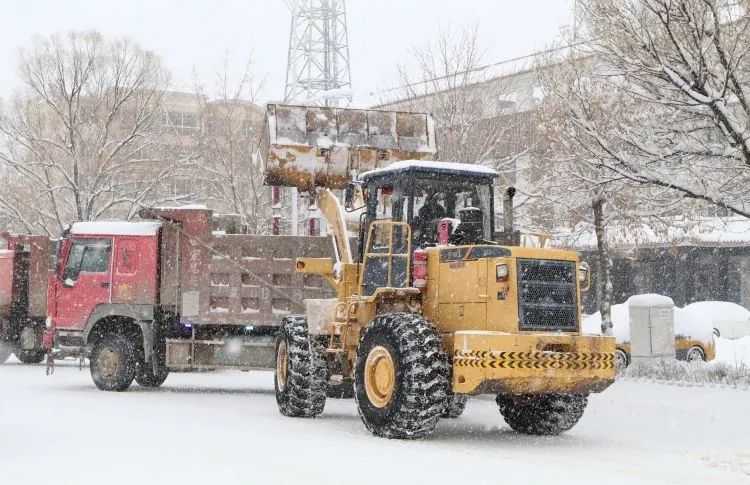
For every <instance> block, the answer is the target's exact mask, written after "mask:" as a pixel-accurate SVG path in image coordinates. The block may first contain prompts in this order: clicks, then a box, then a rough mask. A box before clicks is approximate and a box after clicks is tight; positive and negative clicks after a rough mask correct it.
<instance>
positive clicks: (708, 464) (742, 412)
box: [0, 363, 750, 485]
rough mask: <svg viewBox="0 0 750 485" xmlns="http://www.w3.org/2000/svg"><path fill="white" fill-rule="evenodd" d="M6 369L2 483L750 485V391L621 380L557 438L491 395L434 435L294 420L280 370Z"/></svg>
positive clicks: (339, 418) (332, 411)
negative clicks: (146, 383)
mask: <svg viewBox="0 0 750 485" xmlns="http://www.w3.org/2000/svg"><path fill="white" fill-rule="evenodd" d="M71 365H72V363H69V364H67V366H58V369H57V373H56V374H55V375H54V376H53V377H45V375H44V368H43V367H41V366H32V367H29V366H21V365H16V364H13V363H9V364H6V365H4V366H0V483H4V484H22V483H23V484H29V485H37V484H44V485H46V484H50V485H51V484H55V485H63V484H71V485H88V484H105V485H113V484H127V485H136V484H138V485H140V484H156V483H159V484H179V485H192V484H202V485H228V484H256V483H257V484H266V483H304V484H308V483H321V484H334V483H353V484H357V485H359V484H369V483H377V484H380V485H382V483H383V482H384V481H386V482H388V483H391V484H394V485H396V484H402V483H404V484H406V483H411V484H422V483H430V484H439V483H451V484H456V483H462V484H472V485H473V484H480V483H492V484H499V483H509V482H511V481H513V482H514V483H517V484H534V483H554V484H563V483H575V484H582V483H584V484H588V483H591V484H593V483H596V484H602V483H607V484H613V483H623V484H625V483H628V484H632V483H639V484H640V483H649V484H651V483H653V484H665V483H674V484H680V485H686V484H693V483H695V484H706V485H709V484H710V485H718V484H743V483H750V392H748V391H739V390H732V389H726V388H711V387H709V388H695V387H677V386H666V385H659V384H648V383H642V382H632V381H623V382H618V383H617V384H615V385H614V386H613V387H612V388H611V389H610V390H609V391H607V392H605V393H604V394H602V395H596V396H593V397H592V398H591V399H590V404H589V407H588V409H587V411H586V414H585V415H584V418H583V419H582V421H581V422H580V423H579V425H578V426H577V427H576V428H574V429H573V430H572V431H570V432H568V433H567V434H565V435H563V436H560V437H554V438H536V437H527V436H522V435H518V434H516V433H514V432H513V431H511V430H510V429H509V428H508V427H507V426H506V425H505V423H504V422H503V420H502V418H501V417H500V415H499V413H498V412H497V409H496V407H495V404H494V402H493V401H491V400H487V399H475V400H472V401H470V402H469V406H468V408H467V410H466V413H465V414H464V416H463V417H462V418H460V419H458V420H453V421H448V420H444V421H441V423H440V425H439V427H438V430H437V432H436V433H435V434H434V435H433V436H432V437H431V438H430V439H428V440H425V441H417V442H402V441H389V440H384V439H378V438H375V437H373V436H371V435H369V433H367V431H366V430H365V429H364V427H363V426H362V424H361V422H360V420H359V417H358V416H357V412H356V409H355V407H354V402H353V401H336V400H329V401H328V403H327V405H326V411H325V413H324V415H323V416H322V417H321V418H318V419H314V420H295V419H289V418H284V417H282V416H280V415H279V413H278V411H277V409H276V402H275V400H274V395H273V381H272V375H271V374H269V373H240V372H236V373H235V372H226V373H205V374H172V375H170V377H169V378H168V379H167V382H166V383H165V385H164V387H163V388H162V389H159V390H146V389H143V388H140V387H138V386H137V385H134V386H133V387H132V388H131V389H130V391H128V392H125V393H103V392H100V391H97V390H96V389H95V388H94V386H93V384H92V383H91V380H90V377H89V374H88V371H87V370H84V371H82V372H79V371H78V369H77V367H73V366H71Z"/></svg>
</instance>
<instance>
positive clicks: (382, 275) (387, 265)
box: [360, 221, 411, 296]
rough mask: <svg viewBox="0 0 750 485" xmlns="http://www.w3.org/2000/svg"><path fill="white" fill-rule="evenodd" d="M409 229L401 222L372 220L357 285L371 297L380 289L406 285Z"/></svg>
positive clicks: (363, 293) (363, 292) (404, 286)
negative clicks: (359, 279)
mask: <svg viewBox="0 0 750 485" xmlns="http://www.w3.org/2000/svg"><path fill="white" fill-rule="evenodd" d="M410 241H411V229H410V228H409V225H408V224H406V223H405V222H392V221H374V222H373V223H372V224H370V234H369V237H368V238H367V246H366V247H365V248H366V249H365V252H364V261H363V268H364V270H363V271H362V275H361V281H360V286H361V288H362V290H361V291H362V295H364V296H372V295H374V294H375V292H376V291H377V290H378V289H380V288H406V287H408V286H409V259H410V258H409V254H410V251H411V243H410Z"/></svg>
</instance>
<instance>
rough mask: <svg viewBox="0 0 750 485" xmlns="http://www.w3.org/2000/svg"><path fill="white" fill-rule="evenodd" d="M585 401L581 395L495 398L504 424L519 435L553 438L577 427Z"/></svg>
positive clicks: (585, 398)
mask: <svg viewBox="0 0 750 485" xmlns="http://www.w3.org/2000/svg"><path fill="white" fill-rule="evenodd" d="M587 403H588V398H587V397H586V396H585V395H581V394H542V395H538V396H537V395H527V396H505V395H502V394H500V395H498V396H497V404H498V406H499V407H500V413H501V414H502V415H503V418H504V419H505V422H506V423H508V425H509V426H510V427H511V428H513V429H514V430H515V431H517V432H519V433H523V434H531V435H543V436H555V435H558V434H560V433H562V432H564V431H568V430H569V429H571V428H572V427H573V426H575V425H576V423H578V421H579V420H580V419H581V416H583V411H584V410H585V409H586V404H587Z"/></svg>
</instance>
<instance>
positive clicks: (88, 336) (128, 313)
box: [83, 305, 154, 362]
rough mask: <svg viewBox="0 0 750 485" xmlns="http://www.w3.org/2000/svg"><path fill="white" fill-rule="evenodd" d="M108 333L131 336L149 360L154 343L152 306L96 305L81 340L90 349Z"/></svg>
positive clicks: (147, 360)
mask: <svg viewBox="0 0 750 485" xmlns="http://www.w3.org/2000/svg"><path fill="white" fill-rule="evenodd" d="M144 307H146V308H144ZM144 317H145V318H144ZM108 333H118V334H125V335H128V336H131V337H132V338H133V339H134V340H135V341H136V343H137V344H140V345H142V346H143V353H144V360H145V361H146V362H150V361H151V354H152V351H153V344H154V330H153V308H152V307H150V306H147V305H98V306H97V307H96V308H95V309H94V311H93V312H91V315H90V316H89V318H88V321H87V322H86V327H85V329H84V331H83V341H84V342H85V343H86V346H87V347H88V348H89V349H91V347H93V345H94V344H95V343H96V341H97V340H98V339H99V338H101V336H103V335H106V334H108Z"/></svg>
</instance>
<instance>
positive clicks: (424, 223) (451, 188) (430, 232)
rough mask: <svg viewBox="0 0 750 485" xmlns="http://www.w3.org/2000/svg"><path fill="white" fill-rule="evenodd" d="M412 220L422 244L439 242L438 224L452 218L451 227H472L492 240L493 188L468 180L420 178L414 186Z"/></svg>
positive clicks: (485, 237)
mask: <svg viewBox="0 0 750 485" xmlns="http://www.w3.org/2000/svg"><path fill="white" fill-rule="evenodd" d="M412 193H413V208H412V211H411V215H412V218H411V222H412V226H413V227H414V230H415V232H416V234H415V240H416V241H418V242H421V243H422V244H421V245H424V244H430V243H433V242H436V241H433V239H435V238H436V236H437V226H438V224H439V223H440V221H441V220H443V219H452V221H451V229H452V231H453V232H455V230H456V229H458V228H459V227H461V226H462V225H463V226H464V229H466V227H468V226H473V227H474V228H475V229H476V230H477V231H478V236H479V237H480V238H481V239H485V240H487V241H489V240H492V187H491V186H490V185H488V184H486V185H476V184H474V183H469V182H467V181H461V182H458V183H456V182H448V183H446V182H442V181H435V180H417V181H416V183H415V185H414V188H413V192H412Z"/></svg>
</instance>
